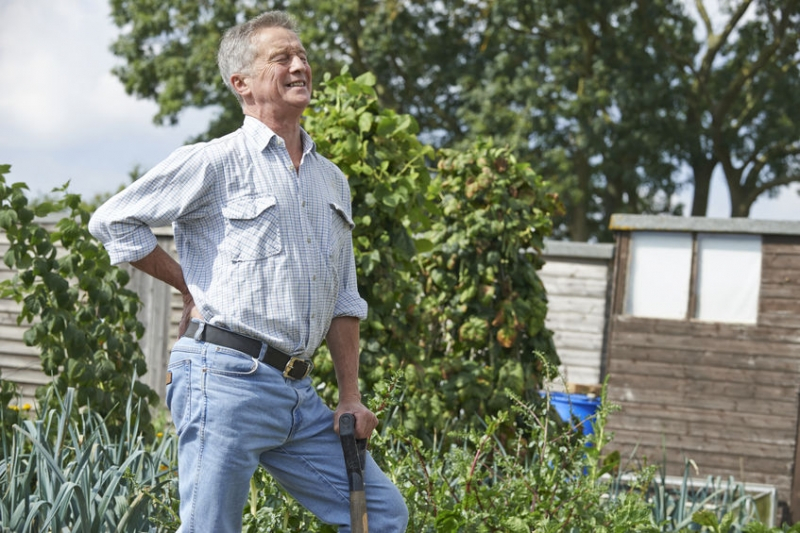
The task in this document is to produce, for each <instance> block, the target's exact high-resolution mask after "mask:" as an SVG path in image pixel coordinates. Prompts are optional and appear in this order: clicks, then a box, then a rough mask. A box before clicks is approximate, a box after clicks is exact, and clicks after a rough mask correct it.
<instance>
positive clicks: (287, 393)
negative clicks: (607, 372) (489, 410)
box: [89, 12, 408, 533]
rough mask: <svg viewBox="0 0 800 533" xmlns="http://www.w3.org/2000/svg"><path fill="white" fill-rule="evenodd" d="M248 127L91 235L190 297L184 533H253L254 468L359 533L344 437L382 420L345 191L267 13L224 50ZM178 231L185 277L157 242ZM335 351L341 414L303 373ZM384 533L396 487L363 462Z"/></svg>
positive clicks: (181, 351) (167, 164)
mask: <svg viewBox="0 0 800 533" xmlns="http://www.w3.org/2000/svg"><path fill="white" fill-rule="evenodd" d="M218 61H219V67H220V73H221V74H222V77H223V79H224V80H225V83H226V84H227V85H228V87H229V88H230V89H231V90H232V91H233V93H234V95H235V96H236V97H237V99H238V100H239V102H240V103H241V105H242V110H243V112H244V115H245V119H244V124H243V126H242V127H241V128H240V129H239V130H237V131H236V132H234V133H232V134H230V135H227V136H224V137H222V138H219V139H216V140H214V141H211V142H208V143H200V144H195V145H192V146H185V147H183V148H180V149H178V150H176V151H175V152H174V153H173V154H172V155H170V156H169V157H168V158H167V159H166V160H164V161H163V162H162V163H160V164H158V165H157V166H156V167H155V168H153V169H152V170H151V171H150V172H148V173H147V174H146V175H145V176H143V177H142V178H141V179H139V180H137V181H136V182H135V183H133V184H132V185H131V186H129V187H128V188H127V189H126V190H124V191H122V192H121V193H119V194H118V195H116V196H114V197H113V198H111V199H110V200H109V201H108V202H106V203H105V204H104V205H103V206H102V207H101V208H100V209H98V210H97V212H96V213H95V215H94V216H93V217H92V220H91V222H90V226H89V227H90V230H91V232H92V233H93V234H94V235H95V236H97V237H98V238H99V239H100V240H101V241H103V243H104V244H105V246H106V248H107V250H108V252H109V255H110V256H111V259H112V261H113V262H114V263H120V262H125V261H128V262H130V263H131V264H132V265H134V266H135V267H136V268H139V269H141V270H142V271H144V272H146V273H148V274H150V275H152V276H154V277H156V278H158V279H160V280H162V281H164V282H166V283H168V284H170V285H171V286H173V287H175V288H176V289H177V290H178V291H180V293H181V294H182V295H183V301H184V311H183V317H182V320H181V325H180V331H179V335H180V338H179V340H178V341H177V342H176V344H175V346H174V348H173V351H172V353H171V356H170V362H169V369H168V378H167V381H168V384H167V395H166V399H167V405H168V406H169V408H170V411H171V413H172V417H173V420H174V423H175V426H176V429H177V434H178V443H179V449H178V475H179V491H180V498H181V505H180V516H181V522H182V525H181V531H183V532H184V533H188V532H202V531H208V532H214V533H223V532H229V531H240V530H241V527H242V522H241V520H242V509H243V507H244V504H245V501H246V498H247V493H248V489H249V481H250V478H251V477H252V474H253V473H254V471H255V469H256V468H257V467H258V465H259V464H261V465H262V466H264V467H265V468H266V469H267V470H268V471H269V472H270V473H271V474H272V475H273V476H274V477H275V479H276V480H277V481H278V482H279V483H280V484H281V485H282V486H283V487H284V488H285V489H286V490H287V491H288V492H289V493H290V494H291V495H292V496H294V497H295V498H296V499H297V500H298V501H299V502H300V503H302V504H303V505H304V506H305V507H307V508H308V509H309V510H311V511H312V512H313V513H314V514H315V515H317V516H318V517H319V518H320V519H321V520H323V521H324V522H326V523H330V524H335V525H338V526H339V528H340V529H339V531H350V526H349V522H350V521H349V516H350V515H349V504H348V497H349V494H348V481H347V473H346V469H345V466H344V460H343V457H342V452H341V446H340V443H339V439H338V436H337V434H336V432H337V431H338V420H339V416H340V415H341V414H342V413H346V412H349V413H353V414H354V415H355V418H356V432H357V434H356V436H357V437H359V438H366V437H368V436H369V435H370V434H371V433H372V431H373V430H374V429H375V427H376V425H377V423H378V421H377V418H376V417H375V415H374V414H373V413H372V412H371V411H370V410H369V409H367V408H366V407H365V406H364V405H363V404H362V403H361V395H360V393H359V389H358V357H359V352H358V350H359V340H358V327H359V326H358V322H359V319H363V318H365V317H366V311H367V307H366V302H364V300H362V299H361V297H360V296H359V294H358V292H357V288H356V276H355V259H354V256H353V249H352V239H351V232H352V228H353V222H352V218H351V206H350V191H349V188H348V184H347V181H346V179H345V177H344V175H343V174H342V172H341V171H340V170H339V169H338V168H337V167H336V166H335V165H333V164H332V163H331V162H330V161H328V160H327V159H325V158H324V157H322V156H321V155H320V154H318V153H317V152H316V151H315V149H314V143H313V142H312V141H311V138H310V137H309V136H308V134H307V133H306V132H305V131H304V130H303V129H302V128H301V126H300V118H301V115H302V113H303V110H304V109H305V108H306V106H308V104H309V102H310V99H311V80H312V78H311V67H310V66H309V64H308V59H307V56H306V52H305V49H304V48H303V46H302V44H301V42H300V39H299V38H298V36H297V33H296V31H295V27H294V24H293V21H292V19H291V18H290V17H289V16H288V15H287V14H285V13H283V12H268V13H265V14H263V15H261V16H259V17H256V18H254V19H252V20H250V21H248V22H246V23H244V24H241V25H239V26H236V27H234V28H231V29H230V30H229V31H228V32H227V33H226V34H225V36H224V37H223V39H222V42H221V44H220V50H219V57H218ZM168 223H172V224H173V228H174V232H175V242H176V245H177V248H178V255H179V258H180V263H178V262H176V261H174V260H173V259H172V258H171V257H170V256H169V255H168V254H167V253H166V252H165V251H164V250H162V249H161V248H160V247H158V246H157V245H156V240H155V237H154V236H153V233H152V231H151V230H150V229H149V228H150V227H155V226H162V225H165V224H168ZM323 338H324V339H325V340H326V341H327V344H328V348H329V349H330V352H331V356H332V358H333V363H334V366H335V373H336V379H337V382H338V386H339V404H338V406H337V407H336V410H335V412H332V411H331V410H330V409H329V408H328V407H326V406H325V405H323V403H322V402H321V400H320V398H319V397H318V396H317V394H316V392H315V390H314V388H313V387H312V385H311V378H310V377H309V376H308V373H309V371H310V370H311V356H312V355H313V353H314V351H315V350H316V349H317V347H318V346H319V345H320V343H321V342H322V340H323ZM365 476H366V485H367V491H366V492H367V498H368V501H367V509H368V517H369V523H370V526H371V528H372V530H373V531H377V532H380V533H385V532H395V531H396V532H401V531H405V528H406V523H407V521H408V511H407V509H406V506H405V503H404V502H403V500H402V497H401V495H400V493H399V491H398V490H397V488H396V487H395V486H394V485H393V484H392V483H391V482H390V481H389V479H388V478H387V477H386V476H385V475H384V474H383V473H382V472H381V471H380V469H379V468H378V466H377V465H376V464H375V463H374V461H372V459H371V458H369V459H368V463H367V465H366V468H365Z"/></svg>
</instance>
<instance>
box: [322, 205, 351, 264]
mask: <svg viewBox="0 0 800 533" xmlns="http://www.w3.org/2000/svg"><path fill="white" fill-rule="evenodd" d="M330 206H331V211H332V213H331V233H330V240H329V246H328V256H329V257H330V259H331V261H332V262H333V263H336V262H337V261H338V258H339V257H340V256H341V254H342V250H343V249H345V248H347V246H348V245H349V244H350V243H351V241H352V238H353V228H355V226H356V225H355V223H354V222H353V219H352V218H350V215H348V214H347V211H345V210H344V208H343V207H342V206H340V205H339V204H336V203H333V202H331V203H330Z"/></svg>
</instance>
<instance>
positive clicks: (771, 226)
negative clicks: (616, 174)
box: [608, 214, 800, 235]
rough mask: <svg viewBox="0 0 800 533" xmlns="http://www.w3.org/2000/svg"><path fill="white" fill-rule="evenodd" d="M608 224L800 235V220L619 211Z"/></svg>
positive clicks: (634, 228)
mask: <svg viewBox="0 0 800 533" xmlns="http://www.w3.org/2000/svg"><path fill="white" fill-rule="evenodd" d="M608 227H609V229H611V230H614V231H681V232H695V231H697V232H703V233H750V234H758V235H800V220H756V219H752V218H708V217H679V216H670V215H625V214H615V215H611V222H610V223H609V225H608Z"/></svg>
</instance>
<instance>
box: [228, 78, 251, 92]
mask: <svg viewBox="0 0 800 533" xmlns="http://www.w3.org/2000/svg"><path fill="white" fill-rule="evenodd" d="M247 81H248V80H247V78H246V77H245V76H244V75H243V74H238V73H237V74H234V75H233V76H231V86H232V87H233V89H234V90H235V91H236V92H237V93H239V96H241V97H242V98H244V96H245V95H247V94H250V84H249V83H248V82H247Z"/></svg>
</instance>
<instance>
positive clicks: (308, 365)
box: [283, 357, 314, 379]
mask: <svg viewBox="0 0 800 533" xmlns="http://www.w3.org/2000/svg"><path fill="white" fill-rule="evenodd" d="M298 361H300V362H301V363H303V364H305V365H306V371H305V372H304V373H303V375H302V376H301V377H299V378H296V377H294V376H291V375H289V372H291V371H292V370H294V365H295V363H297V362H298ZM313 368H314V365H312V364H311V361H309V360H307V359H302V358H300V357H290V358H289V361H288V362H287V363H286V366H285V367H283V377H285V378H289V379H304V378H305V377H306V376H308V375H309V374H310V373H311V370H312V369H313Z"/></svg>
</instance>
